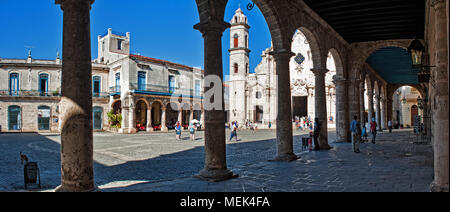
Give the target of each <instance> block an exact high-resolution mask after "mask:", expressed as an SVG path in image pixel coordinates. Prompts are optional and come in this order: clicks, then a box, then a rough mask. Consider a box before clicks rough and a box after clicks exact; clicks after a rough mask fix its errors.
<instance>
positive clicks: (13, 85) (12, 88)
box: [9, 73, 19, 96]
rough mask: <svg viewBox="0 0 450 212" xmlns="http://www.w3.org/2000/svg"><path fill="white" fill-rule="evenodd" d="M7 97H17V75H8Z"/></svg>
mask: <svg viewBox="0 0 450 212" xmlns="http://www.w3.org/2000/svg"><path fill="white" fill-rule="evenodd" d="M9 95H11V96H19V74H18V73H11V74H10V75H9Z"/></svg>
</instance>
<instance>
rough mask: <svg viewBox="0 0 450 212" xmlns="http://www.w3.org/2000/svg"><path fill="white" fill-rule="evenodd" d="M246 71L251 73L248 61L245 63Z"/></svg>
mask: <svg viewBox="0 0 450 212" xmlns="http://www.w3.org/2000/svg"><path fill="white" fill-rule="evenodd" d="M245 71H246V73H247V74H248V73H250V68H249V66H248V63H247V64H245Z"/></svg>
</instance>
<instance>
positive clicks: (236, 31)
mask: <svg viewBox="0 0 450 212" xmlns="http://www.w3.org/2000/svg"><path fill="white" fill-rule="evenodd" d="M249 29H250V26H249V25H248V20H247V17H246V16H245V15H244V14H243V12H242V10H241V9H238V10H237V11H236V13H235V15H234V17H233V19H232V20H231V29H230V40H231V42H230V50H229V52H230V81H229V82H227V83H226V84H227V86H228V87H229V94H228V98H229V99H228V104H229V121H230V122H233V121H237V122H238V123H239V125H240V126H245V124H246V123H249V122H251V123H256V124H258V127H259V128H269V127H276V118H277V112H278V111H277V74H276V73H277V71H276V62H275V59H274V57H273V56H272V55H271V54H270V52H272V51H273V47H269V48H267V49H266V50H265V51H263V53H262V55H261V62H260V63H259V64H258V65H257V67H256V68H255V70H254V72H253V73H251V72H250V70H249V62H250V60H249V53H250V49H249V47H248V43H249V42H248V38H249V36H250V35H249V33H248V32H249ZM291 51H292V52H293V53H295V56H294V57H292V58H291V61H290V77H291V93H292V109H293V110H292V111H293V117H292V120H293V123H294V122H295V121H296V120H297V121H305V120H311V121H313V120H314V118H315V116H316V114H315V82H314V74H313V72H312V71H311V69H313V61H312V55H311V49H310V47H309V43H308V41H307V39H306V37H305V35H304V34H303V33H302V32H301V30H297V32H296V33H295V35H294V36H293V44H292V49H291ZM327 69H328V70H329V71H328V73H327V74H326V77H325V86H326V93H327V100H326V102H327V113H328V114H327V117H328V127H329V128H335V127H336V122H335V118H336V112H335V111H336V89H335V85H334V83H333V76H334V75H335V74H336V66H335V62H334V58H333V56H332V55H331V54H329V55H328V60H327ZM242 91H244V92H242Z"/></svg>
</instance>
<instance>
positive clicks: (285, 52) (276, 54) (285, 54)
mask: <svg viewBox="0 0 450 212" xmlns="http://www.w3.org/2000/svg"><path fill="white" fill-rule="evenodd" d="M269 55H272V56H273V57H274V58H275V59H276V58H277V57H289V58H291V57H293V56H295V53H293V52H291V51H290V50H286V49H281V50H277V51H271V52H269Z"/></svg>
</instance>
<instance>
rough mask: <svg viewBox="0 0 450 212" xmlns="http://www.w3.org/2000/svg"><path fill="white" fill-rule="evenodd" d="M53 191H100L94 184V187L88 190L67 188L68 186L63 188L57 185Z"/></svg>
mask: <svg viewBox="0 0 450 212" xmlns="http://www.w3.org/2000/svg"><path fill="white" fill-rule="evenodd" d="M54 191H55V192H58V193H67V192H82V193H83V192H84V193H87V192H102V191H101V189H100V188H98V187H97V186H94V188H92V189H88V190H77V189H68V188H64V187H63V186H62V185H59V186H58V187H56V188H55V190H54Z"/></svg>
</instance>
